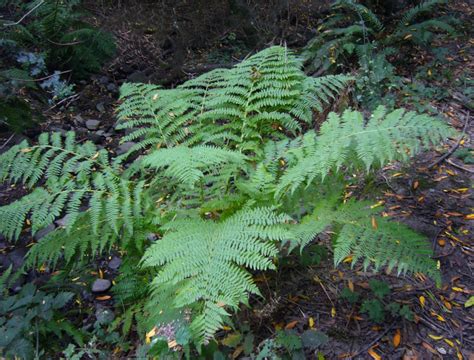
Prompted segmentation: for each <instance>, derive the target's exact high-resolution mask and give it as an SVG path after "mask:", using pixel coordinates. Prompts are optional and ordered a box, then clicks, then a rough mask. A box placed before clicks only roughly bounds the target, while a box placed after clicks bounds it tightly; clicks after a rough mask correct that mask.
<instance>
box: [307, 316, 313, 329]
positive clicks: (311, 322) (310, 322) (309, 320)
mask: <svg viewBox="0 0 474 360" xmlns="http://www.w3.org/2000/svg"><path fill="white" fill-rule="evenodd" d="M308 325H309V327H310V329H312V328H314V319H313V318H312V317H310V318H309V319H308Z"/></svg>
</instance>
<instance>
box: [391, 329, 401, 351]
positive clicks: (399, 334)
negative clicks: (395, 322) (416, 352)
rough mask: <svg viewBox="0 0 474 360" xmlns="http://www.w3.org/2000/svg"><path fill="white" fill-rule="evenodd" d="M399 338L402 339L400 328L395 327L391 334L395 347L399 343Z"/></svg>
mask: <svg viewBox="0 0 474 360" xmlns="http://www.w3.org/2000/svg"><path fill="white" fill-rule="evenodd" d="M401 340H402V334H401V332H400V329H397V330H396V331H395V335H394V336H393V346H395V348H397V347H398V345H400V342H401Z"/></svg>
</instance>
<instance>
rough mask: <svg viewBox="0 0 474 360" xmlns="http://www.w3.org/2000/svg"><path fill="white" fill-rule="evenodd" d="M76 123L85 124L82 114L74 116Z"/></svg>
mask: <svg viewBox="0 0 474 360" xmlns="http://www.w3.org/2000/svg"><path fill="white" fill-rule="evenodd" d="M74 123H75V124H76V126H77V125H84V119H83V118H82V116H81V115H76V116H74Z"/></svg>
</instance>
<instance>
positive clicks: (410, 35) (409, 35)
mask: <svg viewBox="0 0 474 360" xmlns="http://www.w3.org/2000/svg"><path fill="white" fill-rule="evenodd" d="M411 37H413V34H408V35H407V36H405V37H404V38H403V40H408V39H410V38H411Z"/></svg>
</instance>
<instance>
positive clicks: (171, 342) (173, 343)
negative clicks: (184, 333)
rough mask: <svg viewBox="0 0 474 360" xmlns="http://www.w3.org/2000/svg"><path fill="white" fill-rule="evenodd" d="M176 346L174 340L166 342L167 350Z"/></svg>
mask: <svg viewBox="0 0 474 360" xmlns="http://www.w3.org/2000/svg"><path fill="white" fill-rule="evenodd" d="M176 346H178V343H177V342H176V340H172V341H168V348H169V349H172V348H174V347H176Z"/></svg>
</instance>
